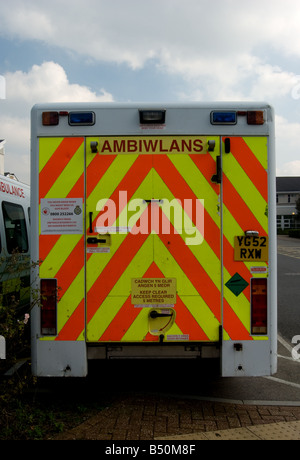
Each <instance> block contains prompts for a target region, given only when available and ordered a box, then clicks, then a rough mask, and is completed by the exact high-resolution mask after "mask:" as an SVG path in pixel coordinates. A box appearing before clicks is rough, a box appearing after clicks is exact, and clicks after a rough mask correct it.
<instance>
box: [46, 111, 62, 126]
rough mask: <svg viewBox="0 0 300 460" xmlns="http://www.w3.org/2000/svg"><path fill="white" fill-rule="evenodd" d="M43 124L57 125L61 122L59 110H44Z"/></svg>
mask: <svg viewBox="0 0 300 460" xmlns="http://www.w3.org/2000/svg"><path fill="white" fill-rule="evenodd" d="M42 123H43V126H57V125H58V123H59V113H58V112H43V114H42Z"/></svg>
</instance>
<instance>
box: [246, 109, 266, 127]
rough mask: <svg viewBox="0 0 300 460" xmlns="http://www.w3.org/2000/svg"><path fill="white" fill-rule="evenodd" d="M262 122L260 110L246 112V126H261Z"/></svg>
mask: <svg viewBox="0 0 300 460" xmlns="http://www.w3.org/2000/svg"><path fill="white" fill-rule="evenodd" d="M264 122H265V120H264V112H263V111H262V110H253V111H251V112H247V123H248V125H263V124H264Z"/></svg>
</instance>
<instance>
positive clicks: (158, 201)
mask: <svg viewBox="0 0 300 460" xmlns="http://www.w3.org/2000/svg"><path fill="white" fill-rule="evenodd" d="M144 202H145V203H163V200H154V199H152V200H144Z"/></svg>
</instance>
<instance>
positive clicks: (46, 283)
mask: <svg viewBox="0 0 300 460" xmlns="http://www.w3.org/2000/svg"><path fill="white" fill-rule="evenodd" d="M56 306H57V280H56V279H42V280H41V333H42V334H43V335H56V331H57V326H56V324H57V323H56V311H57V308H56Z"/></svg>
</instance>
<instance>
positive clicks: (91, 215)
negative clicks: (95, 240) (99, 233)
mask: <svg viewBox="0 0 300 460" xmlns="http://www.w3.org/2000/svg"><path fill="white" fill-rule="evenodd" d="M89 218H90V229H89V233H93V213H92V212H89Z"/></svg>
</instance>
